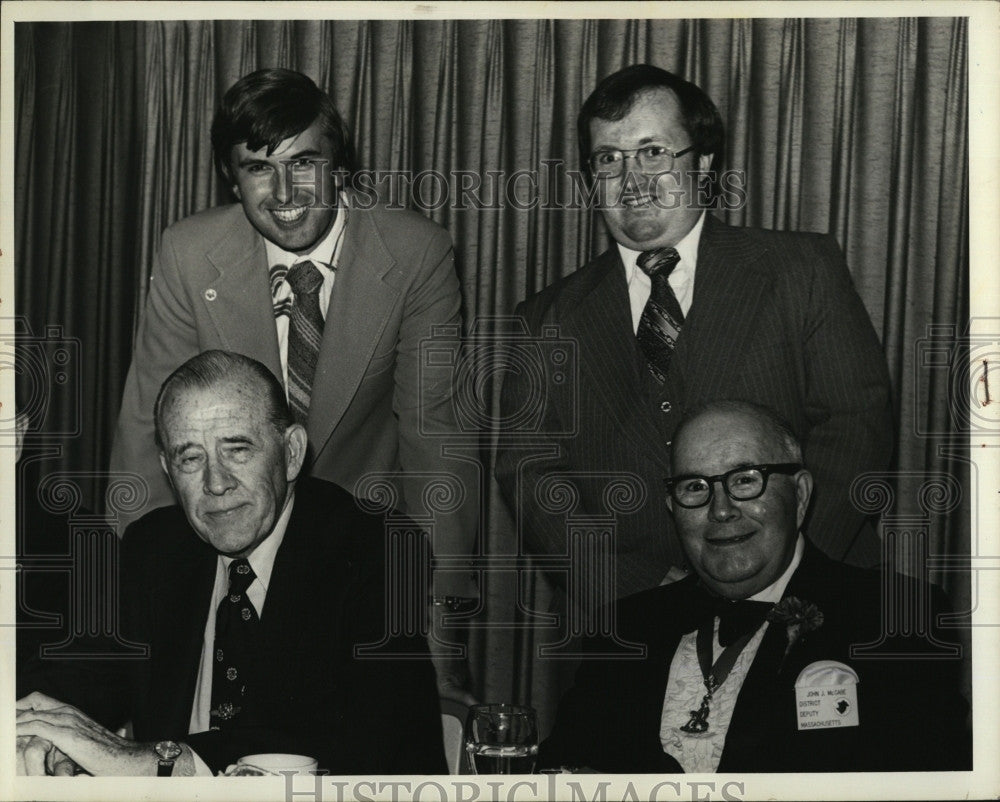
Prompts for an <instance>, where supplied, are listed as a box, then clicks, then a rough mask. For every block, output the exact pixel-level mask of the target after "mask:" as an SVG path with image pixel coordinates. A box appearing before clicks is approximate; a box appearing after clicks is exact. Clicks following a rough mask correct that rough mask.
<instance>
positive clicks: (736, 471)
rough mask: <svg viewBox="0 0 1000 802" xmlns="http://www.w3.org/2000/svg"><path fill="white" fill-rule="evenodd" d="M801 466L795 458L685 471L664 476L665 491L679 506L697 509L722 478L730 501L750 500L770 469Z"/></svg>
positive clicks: (788, 471)
mask: <svg viewBox="0 0 1000 802" xmlns="http://www.w3.org/2000/svg"><path fill="white" fill-rule="evenodd" d="M801 470H802V465H800V464H799V463H798V462H772V463H768V464H765V465H747V466H745V467H742V468H733V469H732V470H731V471H726V472H725V473H720V474H719V475H718V476H698V475H697V474H684V475H683V476H674V477H671V478H670V479H667V492H668V493H669V494H670V497H671V498H672V499H673V500H674V501H676V502H677V503H678V504H680V505H681V506H682V507H687V508H688V509H696V508H697V507H704V506H705V505H706V504H708V502H710V501H711V500H712V493H713V492H714V488H715V483H716V482H722V486H723V487H724V488H725V490H726V495H727V496H729V498H731V499H732V500H733V501H751V500H752V499H755V498H759V497H760V496H762V495H763V494H764V491H765V490H767V479H768V477H769V476H770V475H771V474H772V473H784V474H793V473H798V472H799V471H801Z"/></svg>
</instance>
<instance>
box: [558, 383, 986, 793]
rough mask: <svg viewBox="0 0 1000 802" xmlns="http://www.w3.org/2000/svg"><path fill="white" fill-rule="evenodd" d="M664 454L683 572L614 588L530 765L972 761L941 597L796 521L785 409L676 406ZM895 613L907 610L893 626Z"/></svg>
mask: <svg viewBox="0 0 1000 802" xmlns="http://www.w3.org/2000/svg"><path fill="white" fill-rule="evenodd" d="M671 466H672V468H673V478H671V479H670V480H669V481H668V482H667V487H668V505H669V507H670V510H671V513H672V514H673V517H674V519H675V521H676V524H677V530H678V533H679V536H680V540H681V544H682V546H683V548H684V553H685V555H686V557H687V559H688V561H689V562H690V564H691V566H692V568H693V569H694V575H692V576H689V577H687V578H685V579H683V580H681V581H679V582H676V583H673V584H670V585H663V586H661V587H657V588H653V589H651V590H647V591H644V592H642V593H639V594H636V595H634V596H631V597H629V598H627V599H623V600H622V601H620V602H619V603H618V615H617V619H616V625H617V627H616V633H615V635H614V636H611V637H600V638H591V639H590V640H587V641H585V651H586V652H588V653H589V654H590V655H591V657H589V658H585V659H584V660H583V662H582V664H581V666H580V668H579V670H578V671H577V675H576V682H575V685H574V687H573V688H572V689H571V690H570V691H569V693H567V694H566V696H565V697H564V698H563V700H562V702H561V704H560V707H559V713H558V716H557V721H556V725H555V728H554V730H553V732H552V735H551V736H550V737H549V739H548V740H547V741H546V742H545V743H544V744H543V745H542V748H541V753H540V756H539V759H540V763H541V765H542V766H551V767H559V766H564V767H576V768H579V767H588V768H590V769H594V770H597V771H601V772H613V773H651V774H652V773H657V774H659V773H673V772H679V771H684V772H689V773H690V772H716V771H718V772H792V771H794V772H814V771H935V770H948V769H956V770H957V769H968V768H971V757H970V747H971V745H970V738H969V733H968V730H967V728H966V712H967V709H968V705H967V703H966V702H965V700H964V698H963V697H962V696H961V694H960V693H959V691H958V684H959V673H960V667H961V665H962V662H961V648H960V647H959V646H958V645H957V644H955V643H954V642H953V639H954V630H951V631H950V632H951V636H950V637H949V633H948V631H941V630H939V628H938V624H939V620H938V619H939V614H940V613H941V612H942V611H945V610H946V609H947V603H946V600H945V598H944V594H943V593H942V591H941V590H940V589H939V588H937V587H936V586H930V585H926V584H923V583H920V582H918V581H916V580H913V579H910V578H906V577H902V576H901V575H898V574H894V573H892V572H891V571H887V570H886V571H881V572H880V571H872V570H866V569H860V568H853V567H850V566H847V565H844V564H843V563H839V562H835V561H832V560H830V559H829V558H827V557H825V556H824V555H823V554H822V553H821V552H820V551H819V550H818V549H817V548H816V547H815V546H814V545H812V543H811V542H810V541H809V540H808V539H806V538H805V537H804V536H803V534H802V532H801V526H802V521H803V519H804V518H805V514H806V509H807V507H808V505H809V500H810V497H811V496H812V492H813V477H812V475H811V474H810V472H809V471H808V470H806V468H805V467H804V466H803V464H802V449H801V447H800V445H799V443H798V442H797V440H796V438H795V436H794V434H793V433H792V431H791V429H790V427H789V426H788V424H787V423H785V422H784V421H782V420H781V419H779V418H778V417H777V416H776V415H775V414H774V413H773V412H771V411H770V410H768V409H766V408H764V407H759V406H757V405H755V404H751V403H747V402H741V401H717V402H714V403H710V404H707V405H705V406H704V407H702V408H700V409H698V410H694V411H692V413H691V414H690V415H689V416H688V417H686V418H685V420H684V421H682V423H681V425H680V428H679V429H678V431H677V434H676V436H675V438H674V445H673V450H672V453H671ZM890 591H891V592H890ZM883 596H889V597H891V602H892V604H898V605H899V607H898V608H896V607H893V606H891V605H887V604H886V603H885V602H884V601H883ZM899 610H905V611H906V613H907V616H913V618H909V619H908V620H907V621H906V624H905V626H899V625H895V626H894V621H896V620H897V619H898V616H899ZM635 645H639V646H641V647H642V649H641V654H636V652H639V651H640V650H638V649H635ZM629 646H631V652H630V651H629V648H628V647H629Z"/></svg>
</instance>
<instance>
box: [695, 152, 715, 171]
mask: <svg viewBox="0 0 1000 802" xmlns="http://www.w3.org/2000/svg"><path fill="white" fill-rule="evenodd" d="M714 158H715V154H714V153H702V154H701V155H700V156H699V157H698V169H699V170H700V171H701V172H703V173H707V172H708V171H709V169H710V168H711V167H712V159H714Z"/></svg>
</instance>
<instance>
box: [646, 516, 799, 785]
mask: <svg viewBox="0 0 1000 802" xmlns="http://www.w3.org/2000/svg"><path fill="white" fill-rule="evenodd" d="M804 550H805V539H804V538H803V537H802V535H801V534H800V535H799V537H798V540H797V541H796V543H795V554H794V555H793V556H792V561H791V562H790V563H789V564H788V568H786V569H785V572H784V573H783V574H782V575H781V576H780V577H779V578H778V580H777V581H776V582H774V583H772V584H771V585H768V586H767V587H766V588H764V589H763V590H762V591H760V592H758V593H755V594H754V595H753V596H750V599H752V600H753V601H765V602H775V603H777V602H779V601H781V596H782V594H783V593H784V592H785V587H786V586H787V585H788V581H789V580H790V579H791V578H792V574H794V573H795V569H796V568H798V567H799V563H800V562H801V561H802V552H803V551H804ZM769 626H770V623H768V622H767V621H765V622H764V624H763V626H761V627H760V629H758V630H757V632H756V634H755V635H754V636H753V637H752V638H751V639H750V641H749V643H747V645H746V646H745V647H744V649H743V651H742V652H740V655H739V657H738V658H737V659H736V664H735V665H734V666H733V668H732V670H731V671H730V672H729V676H728V677H726V680H725V682H723V683H722V685H720V686H719V688H718V689H716V691H715V693H714V694H712V701H711V703H710V707H711V712H710V713H709V716H708V723H709V729H708V732H706V733H704V734H702V735H698V736H692V735H689V734H688V733H686V732H683V731H682V730H681V729H680V728H681V726H682V725H683V724H686V723H687V721H688V719H689V718H690V717H691V711H692V710H697V709H698V708H699V707H701V700H702V698H703V697H704V696H705V682H704V678H703V677H702V673H701V666H699V665H698V647H697V639H698V632H697V631H695V632H689V633H687V634H686V635H684V636H683V637H682V638H681V640H680V643H679V644H678V645H677V651H676V652H675V653H674V659H673V660H672V661H671V662H670V673H669V674H668V676H667V690H666V693H665V694H664V699H663V713H662V715H661V717H660V744H661V745H662V746H663V751H664V752H666V753H667V754H668V755H670V756H671V757H673V758H674V759H675V760H676V761H677V762H678V763H680V765H681V768H682V769H684V771H685V772H686V773H688V774H690V773H711V772H715V771H717V770H718V768H719V761H720V760H721V759H722V749H723V747H724V746H725V745H726V734H727V733H728V732H729V722H730V721H732V718H733V710H734V709H735V708H736V700H737V697H738V696H739V694H740V689H741V688H742V687H743V682H744V680H746V678H747V673H749V671H750V666H751V665H752V664H753V660H754V657H756V656H757V649H759V648H760V643H761V641H762V640H763V639H764V634H765V633H766V632H767V628H768V627H769ZM722 651H723V649H722V646H721V645H720V644H719V619H718V617H716V619H715V636H714V638H713V639H712V661H713V662H714V661H716V660H718V659H719V655H720V654H722Z"/></svg>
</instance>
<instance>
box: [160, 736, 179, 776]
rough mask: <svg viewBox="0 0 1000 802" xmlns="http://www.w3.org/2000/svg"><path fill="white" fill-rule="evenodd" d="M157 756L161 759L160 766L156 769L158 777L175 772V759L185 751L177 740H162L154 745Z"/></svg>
mask: <svg viewBox="0 0 1000 802" xmlns="http://www.w3.org/2000/svg"><path fill="white" fill-rule="evenodd" d="M153 751H154V752H156V756H157V757H158V758H159V759H160V763H159V767H158V768H157V770H156V776H157V777H169V776H170V775H171V774H173V773H174V761H175V760H177V758H179V757H180V756H181V752H182V751H183V750H182V749H181V747H180V744H178V743H177V741H160V742H158V743H157V744H156V746H154V747H153Z"/></svg>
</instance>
